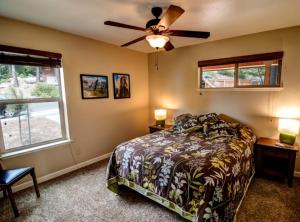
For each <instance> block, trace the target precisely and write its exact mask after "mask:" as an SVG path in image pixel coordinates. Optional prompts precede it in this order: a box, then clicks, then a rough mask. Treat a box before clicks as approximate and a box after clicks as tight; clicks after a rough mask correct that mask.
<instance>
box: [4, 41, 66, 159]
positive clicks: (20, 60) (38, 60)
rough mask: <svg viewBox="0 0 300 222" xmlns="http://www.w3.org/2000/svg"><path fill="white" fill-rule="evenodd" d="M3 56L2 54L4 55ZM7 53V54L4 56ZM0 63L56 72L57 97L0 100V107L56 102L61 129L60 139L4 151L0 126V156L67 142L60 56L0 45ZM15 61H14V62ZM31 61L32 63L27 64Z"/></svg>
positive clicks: (64, 97)
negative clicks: (41, 68)
mask: <svg viewBox="0 0 300 222" xmlns="http://www.w3.org/2000/svg"><path fill="white" fill-rule="evenodd" d="M3 52H4V53H5V54H4V53H3ZM7 52H8V54H6V53H7ZM0 53H1V58H0V63H1V64H8V65H10V64H11V65H13V64H15V65H28V66H40V67H52V68H56V69H57V70H58V72H59V73H58V75H57V78H58V79H57V82H58V89H59V97H55V98H29V99H6V100H0V105H9V104H30V103H46V102H57V104H58V109H59V115H60V128H61V134H62V137H61V138H57V139H52V140H47V141H43V142H39V143H34V144H28V145H23V146H20V147H13V148H9V149H6V148H5V144H4V139H3V132H2V126H1V125H0V155H3V154H4V155H5V154H9V153H14V152H19V151H24V152H26V150H27V149H32V148H35V147H42V146H45V145H46V146H51V145H52V144H55V143H57V142H63V141H68V140H69V128H68V122H67V120H68V118H67V106H66V96H65V91H64V88H65V87H64V78H63V68H62V65H61V63H62V62H61V57H62V55H61V54H59V53H52V52H46V51H40V50H34V49H25V48H19V47H14V46H6V45H0ZM10 53H17V54H18V55H17V56H16V55H11V54H10ZM36 56H38V57H36ZM14 59H16V60H14ZM28 61H32V63H28Z"/></svg>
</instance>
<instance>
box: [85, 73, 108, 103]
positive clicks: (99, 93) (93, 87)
mask: <svg viewBox="0 0 300 222" xmlns="http://www.w3.org/2000/svg"><path fill="white" fill-rule="evenodd" d="M80 83H81V97H82V99H99V98H108V77H107V76H102V75H89V74H80Z"/></svg>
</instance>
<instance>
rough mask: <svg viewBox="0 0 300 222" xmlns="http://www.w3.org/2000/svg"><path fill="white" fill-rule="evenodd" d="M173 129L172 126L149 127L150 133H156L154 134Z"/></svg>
mask: <svg viewBox="0 0 300 222" xmlns="http://www.w3.org/2000/svg"><path fill="white" fill-rule="evenodd" d="M171 127H172V125H164V126H156V125H153V126H149V130H150V133H154V132H157V131H161V130H165V129H169V128H171Z"/></svg>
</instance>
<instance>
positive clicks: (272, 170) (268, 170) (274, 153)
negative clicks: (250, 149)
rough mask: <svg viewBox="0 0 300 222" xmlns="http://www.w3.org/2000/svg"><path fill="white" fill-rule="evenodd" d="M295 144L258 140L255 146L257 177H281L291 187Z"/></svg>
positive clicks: (267, 139)
mask: <svg viewBox="0 0 300 222" xmlns="http://www.w3.org/2000/svg"><path fill="white" fill-rule="evenodd" d="M298 149H299V147H298V145H297V144H295V145H288V144H282V143H279V142H278V140H276V139H270V138H264V137H262V138H259V139H258V140H257V142H256V144H255V168H256V174H257V175H259V176H260V175H268V176H275V177H281V178H284V179H286V178H287V180H288V185H289V187H292V184H293V177H294V169H295V159H296V153H297V151H298Z"/></svg>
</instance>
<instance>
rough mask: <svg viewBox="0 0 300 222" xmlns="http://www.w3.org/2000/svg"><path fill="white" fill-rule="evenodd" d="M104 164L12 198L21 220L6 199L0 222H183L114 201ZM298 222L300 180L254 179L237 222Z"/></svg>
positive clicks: (125, 198) (160, 210) (159, 210)
mask: <svg viewBox="0 0 300 222" xmlns="http://www.w3.org/2000/svg"><path fill="white" fill-rule="evenodd" d="M106 165H107V161H102V162H100V163H97V164H94V165H91V166H89V167H87V168H84V169H81V170H78V171H76V172H73V173H70V174H68V175H65V176H62V177H60V178H57V179H54V180H52V181H49V182H46V183H43V184H40V186H39V187H40V192H41V198H39V199H37V198H36V196H35V192H34V190H33V189H32V188H29V189H27V190H24V191H20V192H18V193H16V195H15V197H16V202H17V205H18V208H19V211H20V217H19V218H18V219H16V220H14V217H13V214H12V210H11V207H10V205H9V202H8V200H3V199H1V200H0V221H43V222H44V221H70V222H71V221H72V222H73V221H89V222H90V221H91V222H92V221H122V222H127V221H128V222H129V221H130V222H140V221H145V222H147V221H149V222H150V221H152V222H153V221H160V222H168V221H185V220H183V219H182V218H181V217H180V216H178V215H177V214H176V213H173V212H171V211H169V210H168V209H166V208H164V207H162V206H160V205H158V204H156V203H154V202H152V201H150V200H148V199H146V198H145V197H143V196H141V195H139V194H137V193H135V192H134V191H131V190H128V189H125V190H124V191H123V192H122V195H121V196H116V195H114V194H113V193H112V192H110V191H109V190H107V189H106V187H105V173H106ZM250 221H251V222H256V221H257V222H258V221H259V222H273V221H276V222H283V221H286V222H287V221H288V222H293V221H295V222H296V221H300V179H296V180H295V181H294V186H293V188H288V187H287V185H286V184H284V183H281V182H276V181H272V180H266V179H254V180H253V182H252V184H251V186H250V188H249V191H248V193H247V195H246V198H245V199H244V201H243V204H242V205H241V208H240V211H239V213H238V217H237V222H250Z"/></svg>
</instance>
